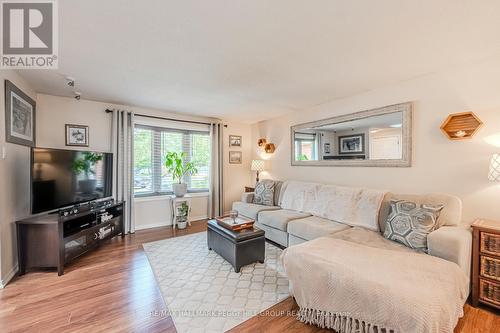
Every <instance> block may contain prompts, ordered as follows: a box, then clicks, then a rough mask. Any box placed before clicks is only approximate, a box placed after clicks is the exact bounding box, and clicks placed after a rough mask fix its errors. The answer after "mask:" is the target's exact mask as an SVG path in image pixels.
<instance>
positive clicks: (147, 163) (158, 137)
mask: <svg viewBox="0 0 500 333" xmlns="http://www.w3.org/2000/svg"><path fill="white" fill-rule="evenodd" d="M164 124H165V123H164ZM189 125H191V124H189ZM192 125H198V124H192ZM182 127H183V128H179V126H178V127H176V128H165V127H158V126H149V125H145V124H143V123H142V122H141V124H138V125H136V126H135V131H134V148H135V152H134V159H135V161H134V172H135V174H134V176H135V193H136V194H137V195H160V194H167V193H171V192H172V182H173V180H172V176H171V175H170V174H169V173H168V172H167V169H166V167H165V156H166V155H167V153H168V152H184V153H185V156H186V158H185V162H193V163H195V165H196V168H197V169H198V172H197V173H196V174H195V175H186V176H185V177H184V179H183V180H184V182H185V183H186V184H187V185H188V191H189V192H207V191H208V189H209V177H210V156H211V152H210V135H209V132H208V126H205V125H201V126H193V127H194V128H196V129H186V126H182Z"/></svg>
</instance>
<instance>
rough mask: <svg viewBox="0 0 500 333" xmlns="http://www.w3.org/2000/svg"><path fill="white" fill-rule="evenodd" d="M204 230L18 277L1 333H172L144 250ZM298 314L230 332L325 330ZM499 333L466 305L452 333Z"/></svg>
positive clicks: (142, 236) (138, 236)
mask: <svg viewBox="0 0 500 333" xmlns="http://www.w3.org/2000/svg"><path fill="white" fill-rule="evenodd" d="M204 230H206V222H205V221H200V222H194V223H193V225H192V226H191V227H189V228H188V229H186V230H183V231H176V232H175V234H174V232H173V231H172V229H171V228H169V227H165V228H156V229H149V230H142V231H138V232H136V233H135V234H134V235H129V236H127V237H125V238H123V239H121V238H120V237H117V238H116V239H113V240H112V241H110V242H109V243H108V244H105V245H103V246H102V247H100V248H99V249H97V250H96V251H94V252H92V253H90V254H88V255H86V256H84V257H82V258H80V259H79V260H76V261H75V262H74V263H73V264H71V265H69V266H67V267H66V270H65V274H64V275H63V276H61V277H58V276H57V272H56V271H35V272H30V273H28V274H26V275H24V276H22V277H20V278H15V279H14V280H13V281H12V282H11V283H9V285H7V287H6V288H5V289H3V290H0V332H43V333H45V332H92V333H96V332H175V326H174V324H173V322H172V320H171V318H170V317H162V316H155V315H152V314H151V313H152V312H154V311H160V312H161V311H162V310H166V307H165V304H164V302H163V300H162V297H161V294H160V291H159V289H158V287H157V284H156V281H155V278H154V276H153V272H152V270H151V267H150V266H149V262H148V260H147V258H146V255H145V253H144V251H143V250H142V246H141V244H143V243H147V242H152V241H155V240H160V239H165V238H170V237H175V236H180V235H185V234H190V233H195V232H200V231H204ZM296 309H297V305H296V304H295V302H294V301H293V300H292V299H291V298H288V299H286V300H285V301H283V302H281V303H279V304H277V305H276V306H274V307H273V308H271V309H270V311H272V312H274V313H280V312H282V311H283V313H284V315H280V316H258V317H254V318H251V319H250V320H248V321H246V322H244V323H242V324H241V325H239V326H237V327H235V328H234V329H233V330H231V332H252V333H253V332H283V331H287V332H326V331H325V330H321V329H319V328H317V327H314V326H309V325H305V324H302V323H300V322H298V321H297V320H296V319H295V317H293V316H292V315H286V313H287V311H294V310H296ZM483 332H484V333H490V332H500V316H498V315H495V314H493V313H492V312H488V311H485V310H483V309H476V308H472V307H470V306H468V305H466V306H465V316H464V318H462V319H461V320H460V322H459V324H458V326H457V328H456V329H455V333H483Z"/></svg>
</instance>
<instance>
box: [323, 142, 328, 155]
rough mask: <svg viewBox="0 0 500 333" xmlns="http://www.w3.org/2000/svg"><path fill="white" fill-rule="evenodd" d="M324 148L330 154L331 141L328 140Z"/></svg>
mask: <svg viewBox="0 0 500 333" xmlns="http://www.w3.org/2000/svg"><path fill="white" fill-rule="evenodd" d="M323 150H324V152H325V154H330V143H329V142H327V143H325V144H324V145H323Z"/></svg>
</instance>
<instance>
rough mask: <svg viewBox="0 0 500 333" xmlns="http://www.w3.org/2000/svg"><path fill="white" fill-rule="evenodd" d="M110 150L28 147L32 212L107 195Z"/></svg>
mask: <svg viewBox="0 0 500 333" xmlns="http://www.w3.org/2000/svg"><path fill="white" fill-rule="evenodd" d="M112 182H113V154H111V153H99V152H92V151H77V150H64V149H48V148H32V150H31V212H32V213H33V214H37V213H41V212H47V211H53V210H56V209H59V208H63V207H67V206H71V205H75V204H79V203H83V202H88V201H92V200H97V199H102V198H107V197H111V195H112Z"/></svg>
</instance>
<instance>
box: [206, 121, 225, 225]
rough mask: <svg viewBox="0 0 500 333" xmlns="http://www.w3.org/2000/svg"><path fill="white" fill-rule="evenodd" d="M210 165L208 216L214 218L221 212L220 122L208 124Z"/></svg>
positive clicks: (221, 164)
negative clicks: (210, 147) (210, 146)
mask: <svg viewBox="0 0 500 333" xmlns="http://www.w3.org/2000/svg"><path fill="white" fill-rule="evenodd" d="M210 139H211V145H212V149H211V152H212V154H211V165H210V173H211V176H210V196H209V198H208V216H209V217H210V218H214V217H216V216H220V215H222V214H223V207H222V206H223V187H222V180H223V162H222V124H221V123H214V124H212V125H211V126H210Z"/></svg>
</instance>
